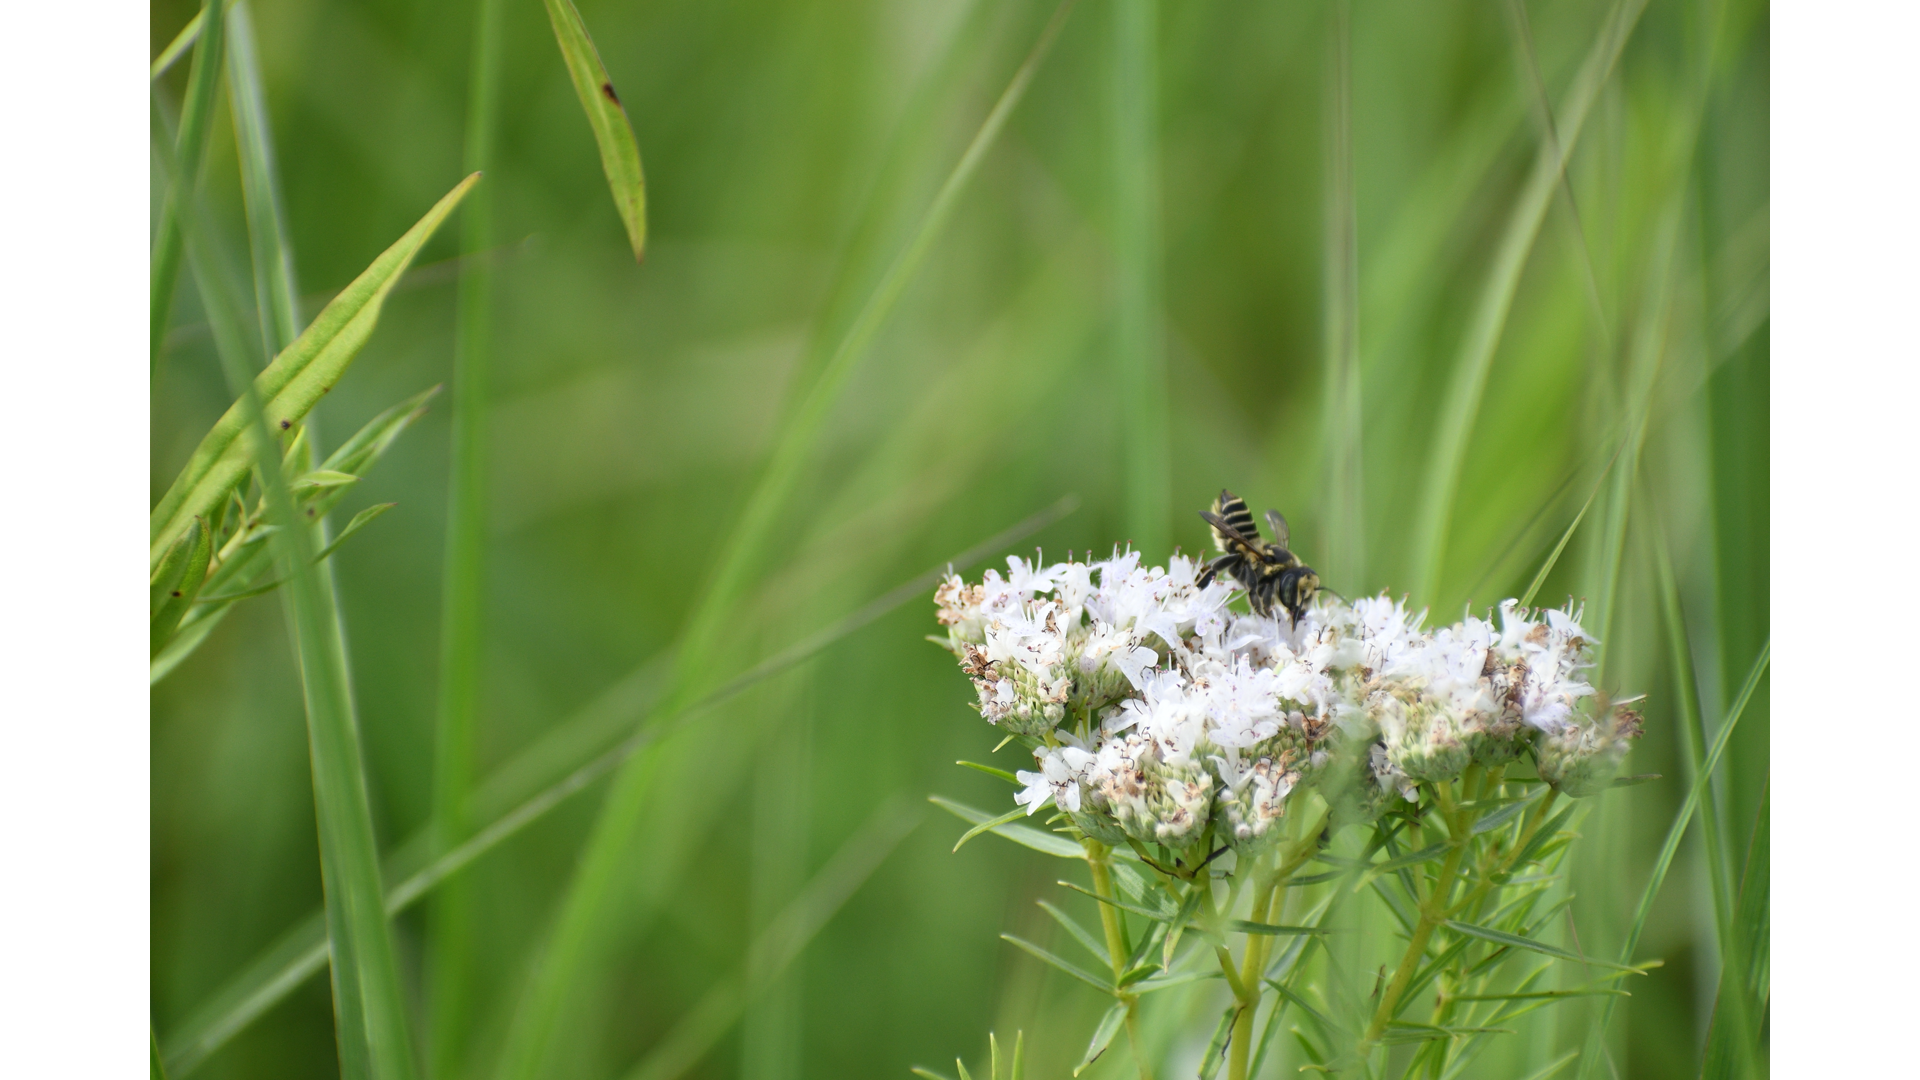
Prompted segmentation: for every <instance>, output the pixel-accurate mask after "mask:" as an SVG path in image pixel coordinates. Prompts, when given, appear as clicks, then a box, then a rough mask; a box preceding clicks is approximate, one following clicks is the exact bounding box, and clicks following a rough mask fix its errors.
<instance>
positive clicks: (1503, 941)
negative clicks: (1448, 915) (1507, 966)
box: [1445, 919, 1639, 971]
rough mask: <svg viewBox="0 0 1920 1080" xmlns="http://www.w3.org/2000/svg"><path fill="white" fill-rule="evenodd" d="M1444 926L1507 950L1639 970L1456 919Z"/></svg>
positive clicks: (1595, 965) (1580, 962) (1594, 964)
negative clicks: (1530, 951)
mask: <svg viewBox="0 0 1920 1080" xmlns="http://www.w3.org/2000/svg"><path fill="white" fill-rule="evenodd" d="M1445 925H1446V927H1447V928H1448V929H1450V930H1452V931H1453V932H1455V933H1457V934H1465V935H1467V936H1468V937H1476V938H1479V939H1480V940H1482V941H1491V942H1493V943H1494V944H1495V945H1505V946H1508V947H1509V948H1515V949H1529V950H1532V951H1533V952H1537V953H1540V954H1541V955H1543V956H1551V957H1554V958H1556V959H1559V960H1571V961H1573V962H1574V963H1576V964H1591V965H1593V966H1594V967H1602V968H1613V969H1616V970H1620V971H1638V970H1639V968H1637V967H1635V966H1634V965H1632V964H1615V963H1612V962H1610V961H1607V960H1595V959H1593V958H1592V957H1588V956H1581V955H1579V954H1578V953H1571V952H1568V951H1567V950H1565V949H1562V948H1559V947H1557V946H1553V945H1548V944H1545V943H1544V942H1539V941H1535V940H1534V939H1532V938H1529V937H1521V936H1520V935H1519V934H1509V933H1507V932H1506V931H1505V930H1495V929H1493V928H1491V927H1486V926H1475V925H1474V924H1473V923H1467V922H1460V921H1458V920H1456V919H1448V920H1447V921H1446V924H1445Z"/></svg>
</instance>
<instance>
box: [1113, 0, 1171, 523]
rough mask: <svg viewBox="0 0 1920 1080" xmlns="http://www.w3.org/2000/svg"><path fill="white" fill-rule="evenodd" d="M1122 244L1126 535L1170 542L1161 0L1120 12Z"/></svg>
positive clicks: (1116, 136)
mask: <svg viewBox="0 0 1920 1080" xmlns="http://www.w3.org/2000/svg"><path fill="white" fill-rule="evenodd" d="M1113 30H1114V38H1113V46H1114V60H1113V80H1114V81H1113V120H1114V127H1113V155H1114V159H1113V206H1114V223H1113V254H1114V264H1115V267H1114V269H1115V275H1116V278H1117V280H1116V282H1115V285H1116V288H1115V290H1114V301H1115V308H1114V325H1115V336H1116V338H1117V341H1116V343H1115V344H1116V349H1115V354H1116V355H1115V361H1116V367H1117V369H1118V370H1117V374H1118V376H1119V379H1118V381H1119V390H1120V398H1121V400H1120V423H1121V432H1120V440H1119V441H1120V448H1121V470H1120V475H1121V478H1122V480H1123V482H1124V483H1125V489H1124V490H1125V496H1124V511H1125V518H1124V522H1125V526H1126V530H1127V538H1128V539H1129V540H1131V541H1132V542H1133V544H1134V546H1135V547H1137V548H1139V549H1140V550H1142V551H1150V552H1160V551H1165V550H1166V549H1167V546H1168V540H1167V536H1168V532H1167V529H1168V524H1169V522H1168V510H1167V508H1168V506H1169V500H1170V498H1171V496H1172V491H1171V486H1172V480H1171V472H1170V465H1169V458H1170V456H1171V444H1170V441H1169V436H1168V434H1167V370H1166V367H1167V361H1166V321H1165V315H1164V313H1163V312H1162V309H1161V304H1162V297H1161V292H1162V289H1161V277H1162V270H1161V259H1162V255H1161V238H1160V140H1159V102H1160V94H1159V81H1160V64H1159V55H1158V54H1159V36H1160V32H1159V4H1158V3H1157V2H1156V0H1117V3H1116V4H1115V5H1114V12H1113Z"/></svg>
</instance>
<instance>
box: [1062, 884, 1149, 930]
mask: <svg viewBox="0 0 1920 1080" xmlns="http://www.w3.org/2000/svg"><path fill="white" fill-rule="evenodd" d="M1054 884H1055V885H1060V886H1063V887H1065V888H1068V889H1072V890H1073V891H1074V892H1077V893H1079V894H1081V895H1082V896H1090V897H1092V898H1093V899H1095V900H1098V901H1100V902H1101V903H1103V904H1108V905H1111V906H1113V907H1116V908H1119V909H1120V910H1121V911H1130V912H1132V913H1133V914H1135V915H1138V916H1140V917H1141V918H1145V919H1152V920H1153V921H1154V922H1158V923H1166V924H1167V925H1169V926H1171V925H1173V923H1174V921H1175V920H1177V919H1179V918H1180V909H1179V908H1176V907H1174V906H1172V905H1167V906H1166V907H1162V908H1158V909H1156V908H1148V907H1142V906H1141V905H1139V904H1130V903H1128V902H1127V901H1125V900H1122V899H1120V898H1119V897H1115V896H1101V895H1100V894H1099V893H1096V892H1094V891H1093V890H1092V889H1086V888H1082V887H1081V886H1079V885H1075V884H1074V883H1073V882H1071V881H1056V882H1054Z"/></svg>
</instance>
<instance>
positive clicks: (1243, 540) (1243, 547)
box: [1200, 510, 1261, 559]
mask: <svg viewBox="0 0 1920 1080" xmlns="http://www.w3.org/2000/svg"><path fill="white" fill-rule="evenodd" d="M1200 516H1201V517H1203V518H1205V519H1206V522H1207V524H1208V525H1211V526H1213V546H1214V547H1216V548H1219V549H1220V550H1221V551H1223V552H1226V553H1227V554H1229V555H1240V556H1243V557H1245V558H1248V559H1258V558H1259V557H1260V555H1261V550H1260V548H1259V546H1258V545H1257V542H1256V541H1253V540H1249V539H1248V538H1247V537H1246V536H1245V535H1244V534H1243V533H1241V531H1240V530H1239V529H1236V528H1234V527H1233V522H1232V521H1231V520H1230V519H1228V518H1224V517H1221V516H1220V515H1219V514H1216V513H1214V512H1213V511H1211V510H1202V511H1200Z"/></svg>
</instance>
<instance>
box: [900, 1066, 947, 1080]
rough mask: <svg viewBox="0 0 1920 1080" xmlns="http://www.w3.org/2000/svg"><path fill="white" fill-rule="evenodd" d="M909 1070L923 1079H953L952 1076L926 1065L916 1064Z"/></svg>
mask: <svg viewBox="0 0 1920 1080" xmlns="http://www.w3.org/2000/svg"><path fill="white" fill-rule="evenodd" d="M907 1071H908V1072H910V1073H912V1074H913V1075H915V1076H918V1077H920V1078H921V1080H953V1078H952V1077H950V1076H948V1075H946V1074H945V1073H937V1072H934V1071H933V1070H932V1069H929V1068H927V1067H926V1066H925V1065H915V1066H914V1067H913V1068H911V1069H908V1070H907Z"/></svg>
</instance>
